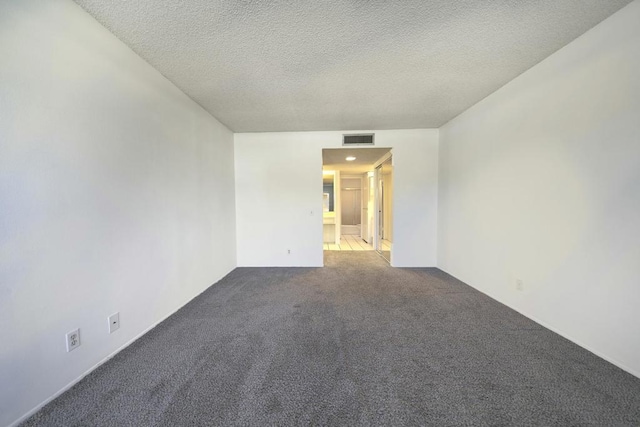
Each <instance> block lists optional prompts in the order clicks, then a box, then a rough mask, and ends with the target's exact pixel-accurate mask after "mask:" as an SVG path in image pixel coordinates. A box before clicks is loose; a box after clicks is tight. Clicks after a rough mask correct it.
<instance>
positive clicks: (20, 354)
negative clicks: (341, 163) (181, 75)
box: [0, 0, 236, 425]
mask: <svg viewBox="0 0 640 427" xmlns="http://www.w3.org/2000/svg"><path fill="white" fill-rule="evenodd" d="M0 58H1V60H0V212H1V214H0V325H1V327H0V343H1V344H0V425H7V424H9V423H11V422H13V421H15V420H16V419H18V418H19V417H21V416H23V415H24V414H26V413H27V412H28V411H30V410H31V409H33V408H34V407H36V406H37V405H39V404H41V403H42V402H43V401H45V400H46V399H48V398H50V397H51V396H53V395H54V394H55V393H56V392H58V391H59V390H61V389H62V388H63V387H65V386H66V385H67V384H69V383H71V382H73V381H74V380H76V379H78V378H79V377H80V376H81V375H82V374H83V373H85V372H86V371H87V370H89V369H91V368H92V367H94V366H95V365H96V364H98V363H100V362H101V361H103V360H104V359H105V357H107V356H108V355H110V354H112V353H113V352H115V351H116V350H117V349H119V348H120V347H122V346H123V345H125V344H126V343H128V342H129V341H130V340H132V339H133V338H134V337H136V336H138V335H139V334H141V333H142V332H144V331H145V330H147V329H148V328H149V327H151V326H152V325H154V324H155V323H157V322H158V321H160V320H162V319H163V318H165V317H166V316H167V315H169V314H171V313H172V312H174V311H175V310H176V309H178V308H179V307H181V306H182V305H183V304H185V303H186V302H187V301H189V300H190V299H192V298H193V297H194V296H196V295H197V294H199V293H200V292H202V291H203V290H205V289H206V288H207V287H208V286H210V285H211V284H212V283H214V282H216V281H218V280H219V279H220V278H222V277H223V276H224V275H225V274H226V273H228V272H229V271H230V270H231V269H233V268H234V267H235V265H236V262H235V211H234V206H235V200H234V176H233V134H232V133H231V132H230V131H229V130H228V129H226V128H225V127H224V126H222V125H221V124H220V123H219V122H217V121H216V120H215V119H213V118H212V117H211V116H210V115H209V114H208V113H206V112H205V111H204V110H202V109H201V108H200V107H199V106H198V105H197V104H195V103H194V102H193V101H191V100H190V99H189V98H187V97H186V96H185V95H184V94H183V93H182V92H180V91H179V90H178V89H177V88H176V87H175V86H173V85H172V84H171V83H169V82H168V81H167V80H166V79H165V78H164V77H162V76H161V75H160V74H159V73H158V72H157V71H155V70H154V69H153V68H152V67H151V66H150V65H148V64H147V63H146V62H144V61H143V60H142V59H140V58H139V57H138V56H137V55H135V54H134V53H133V52H132V51H131V50H130V49H129V48H127V47H126V46H125V45H124V44H123V43H121V42H120V41H119V40H117V39H116V38H115V37H114V36H113V35H112V34H111V33H109V32H108V31H107V30H106V29H104V28H103V27H102V26H101V25H99V24H98V23H97V22H95V21H94V20H93V18H91V17H90V16H89V15H88V14H86V13H85V12H84V11H83V10H81V9H80V8H79V7H78V6H77V5H75V4H74V3H72V2H71V1H55V2H54V1H49V2H42V1H35V0H34V1H25V0H21V1H9V2H2V3H1V4H0ZM115 311H119V312H120V320H121V324H122V326H121V329H120V330H119V331H117V332H116V333H114V334H112V335H109V334H108V333H107V316H108V315H109V314H111V313H113V312H115ZM78 327H79V328H81V339H82V345H81V346H80V347H79V348H78V349H76V350H74V351H72V352H71V353H67V352H66V349H65V340H64V335H65V333H66V332H68V331H70V330H72V329H74V328H78Z"/></svg>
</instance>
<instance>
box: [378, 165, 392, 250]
mask: <svg viewBox="0 0 640 427" xmlns="http://www.w3.org/2000/svg"><path fill="white" fill-rule="evenodd" d="M376 184H377V186H376V187H377V195H378V197H377V198H376V204H377V229H378V230H377V231H378V232H377V236H376V250H377V251H378V253H379V254H380V255H382V257H383V258H384V259H386V260H387V261H388V262H391V249H392V246H393V212H392V206H393V203H392V197H393V167H392V161H391V157H389V158H388V159H387V160H385V161H384V162H382V164H381V165H380V166H378V167H377V168H376Z"/></svg>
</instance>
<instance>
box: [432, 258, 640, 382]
mask: <svg viewBox="0 0 640 427" xmlns="http://www.w3.org/2000/svg"><path fill="white" fill-rule="evenodd" d="M438 269H439V270H441V271H443V272H445V273H447V274H448V275H450V276H452V277H455V278H456V279H457V280H460V281H461V282H463V283H464V284H466V285H469V286H471V287H472V288H473V289H475V290H476V291H478V292H480V293H483V294H484V295H486V296H488V297H489V298H491V299H492V300H494V301H498V302H499V303H500V304H504V305H506V306H507V307H509V308H510V309H512V310H514V311H517V312H518V313H520V314H522V315H523V316H524V317H526V318H528V319H531V320H533V321H534V322H536V323H537V324H539V325H540V326H542V327H544V328H546V329H549V330H550V331H551V332H554V333H556V334H558V335H560V336H561V337H563V338H565V339H568V340H569V341H571V342H572V343H574V344H576V345H578V346H580V347H582V348H584V349H585V350H587V351H588V352H590V353H593V354H595V355H596V356H598V357H599V358H601V359H603V360H606V361H607V362H609V363H611V364H612V365H614V366H617V367H618V368H620V369H622V370H623V371H625V372H627V373H629V374H631V375H633V376H634V377H637V378H640V372H639V371H636V370H634V369H632V368H630V367H629V366H627V365H625V364H624V363H621V362H620V361H618V360H616V359H614V358H612V357H610V356H607V355H606V354H603V353H602V352H600V351H598V350H595V349H593V348H591V347H590V346H589V345H586V344H584V343H583V342H581V341H580V340H577V339H574V338H573V337H571V336H570V335H569V334H567V333H566V332H564V331H562V330H560V329H558V328H556V327H555V326H551V325H549V324H548V323H546V322H544V321H542V320H540V319H538V318H537V317H536V316H533V315H531V314H529V313H527V312H526V311H524V310H521V309H519V308H517V307H514V306H512V305H511V304H507V303H506V302H504V301H502V300H500V299H499V298H496V297H495V296H494V295H492V294H491V293H489V292H485V291H483V290H481V289H478V288H476V287H475V286H473V285H471V284H470V283H468V282H466V281H464V280H462V279H460V278H458V277H456V276H455V275H453V274H451V273H449V272H448V271H446V270H444V269H443V268H441V267H438Z"/></svg>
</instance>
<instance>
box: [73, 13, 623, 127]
mask: <svg viewBox="0 0 640 427" xmlns="http://www.w3.org/2000/svg"><path fill="white" fill-rule="evenodd" d="M76 2H77V3H78V4H80V5H81V6H82V7H83V8H84V9H86V10H87V11H88V12H89V13H90V14H92V15H93V16H94V17H95V18H96V19H97V20H98V21H99V22H101V23H102V24H103V25H104V26H105V27H107V28H108V29H109V30H111V31H112V32H113V33H114V34H115V35H116V36H118V37H119V38H120V39H121V40H122V41H124V42H125V43H126V44H127V45H129V46H130V47H131V48H132V49H133V50H134V51H135V52H137V53H138V54H139V55H140V56H141V57H142V58H144V59H145V60H147V61H148V62H149V63H150V64H151V65H153V66H154V67H155V68H157V69H158V70H159V71H160V72H161V73H162V74H164V75H165V76H166V77H167V78H168V79H169V80H171V81H172V82H173V83H175V84H176V85H177V86H178V87H179V88H180V89H182V90H183V91H184V92H185V93H186V94H187V95H189V96H190V97H191V98H192V99H194V100H195V101H196V102H198V103H199V104H200V105H202V106H203V107H204V108H205V109H207V110H208V111H209V112H210V113H211V114H213V115H214V116H215V117H216V118H218V119H219V120H220V121H221V122H223V123H224V124H226V125H227V126H228V127H229V128H230V129H231V130H233V131H235V132H249V131H294V130H355V129H398V128H431V127H439V126H441V125H443V124H444V123H446V122H447V121H448V120H450V119H451V118H453V117H455V116H456V115H458V114H460V113H461V112H462V111H464V110H465V109H467V108H468V107H470V106H471V105H473V104H475V103H476V102H478V101H479V100H481V99H482V98H484V97H485V96H487V95H489V94H490V93H492V92H493V91H495V90H496V89H498V88H499V87H500V86H502V85H504V84H505V83H507V82H508V81H509V80H511V79H513V78H514V77H516V76H517V75H518V74H520V73H522V72H523V71H525V70H527V69H528V68H530V67H531V66H533V65H535V64H536V63H538V62H539V61H540V60H542V59H544V58H545V57H547V56H549V55H550V54H551V53H553V52H554V51H556V50H557V49H559V48H561V47H562V46H564V45H566V44H567V43H569V42H570V41H571V40H573V39H575V38H576V37H577V36H579V35H581V34H582V33H584V32H585V31H587V30H588V29H589V28H591V27H593V26H594V25H595V24H597V23H598V22H600V21H602V20H603V19H605V18H606V17H608V16H609V15H611V14H612V13H613V12H615V11H616V10H618V9H620V8H621V7H623V6H624V5H626V4H627V3H630V0H500V1H498V0H492V1H489V0H458V1H453V0H403V1H400V0H398V1H387V0H340V1H331V2H328V1H318V0H295V1H290V0H286V1H285V0H272V1H247V0H245V1H238V0H234V1H225V0H191V1H176V0H136V1H133V0H132V1H123V0H120V1H104V0H76Z"/></svg>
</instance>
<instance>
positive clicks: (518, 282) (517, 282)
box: [516, 279, 524, 291]
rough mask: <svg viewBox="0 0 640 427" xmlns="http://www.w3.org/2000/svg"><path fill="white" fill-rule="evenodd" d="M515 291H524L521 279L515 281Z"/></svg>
mask: <svg viewBox="0 0 640 427" xmlns="http://www.w3.org/2000/svg"><path fill="white" fill-rule="evenodd" d="M516 291H524V282H523V281H522V279H516Z"/></svg>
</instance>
